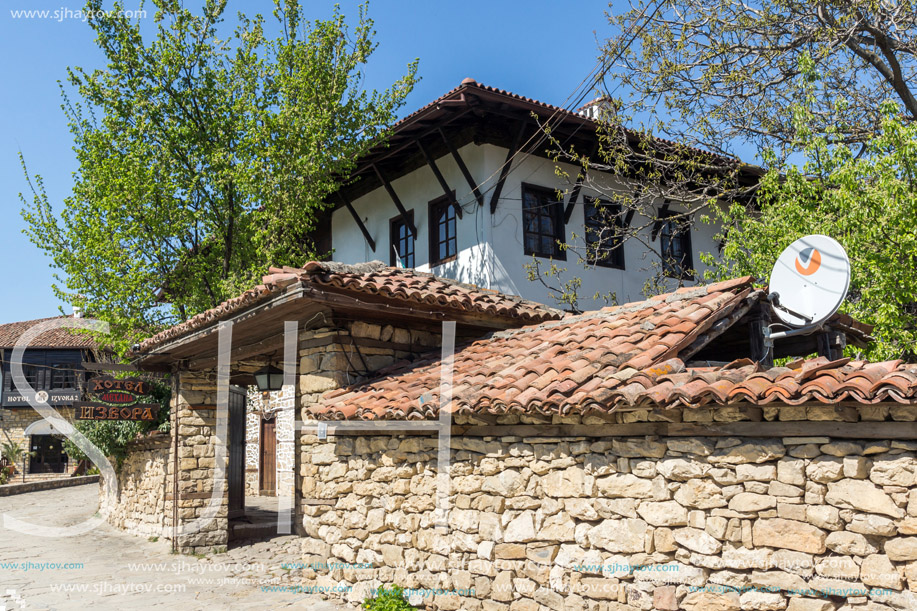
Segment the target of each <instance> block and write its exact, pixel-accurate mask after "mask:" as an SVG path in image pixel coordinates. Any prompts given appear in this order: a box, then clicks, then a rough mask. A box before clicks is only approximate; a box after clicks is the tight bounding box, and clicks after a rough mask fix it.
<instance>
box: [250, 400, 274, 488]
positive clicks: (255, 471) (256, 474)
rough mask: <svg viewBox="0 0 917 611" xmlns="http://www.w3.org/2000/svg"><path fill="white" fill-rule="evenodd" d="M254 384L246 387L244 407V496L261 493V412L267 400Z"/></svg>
mask: <svg viewBox="0 0 917 611" xmlns="http://www.w3.org/2000/svg"><path fill="white" fill-rule="evenodd" d="M266 394H269V393H262V392H258V389H257V388H255V387H254V386H252V387H249V389H248V404H247V405H246V408H245V497H246V498H248V497H250V496H258V495H259V494H260V493H261V472H260V469H261V414H262V413H263V412H264V406H265V404H266V403H268V401H267V400H266V398H265V395H266Z"/></svg>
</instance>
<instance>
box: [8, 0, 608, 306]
mask: <svg viewBox="0 0 917 611" xmlns="http://www.w3.org/2000/svg"><path fill="white" fill-rule="evenodd" d="M125 4H126V8H128V9H133V8H137V7H138V6H139V2H138V1H136V0H126V3H125ZM188 4H189V5H191V6H194V5H195V2H194V0H188ZM303 4H304V7H305V12H306V17H309V18H319V17H327V16H328V15H330V14H331V11H332V7H333V4H334V3H333V2H326V1H321V2H316V1H314V0H313V1H309V0H304V1H303ZM340 4H341V6H342V8H343V10H344V12H345V14H347V15H348V16H354V17H355V16H356V6H357V2H353V1H351V0H347V1H341V2H340ZM81 6H82V3H81V0H6V1H5V2H3V7H2V9H0V57H2V60H0V77H2V79H0V82H2V83H3V87H0V207H2V208H0V210H2V212H0V260H2V262H3V265H0V286H2V287H3V298H2V299H0V323H4V322H11V321H16V320H27V319H31V318H39V317H42V316H53V315H55V314H57V313H58V306H60V305H61V304H60V303H59V302H58V301H57V300H56V299H55V298H54V295H53V293H52V291H51V283H52V281H53V280H52V273H53V271H52V270H51V269H50V268H49V263H50V261H49V259H48V258H47V257H45V256H44V254H43V252H42V251H40V250H39V249H38V248H37V247H36V246H34V245H33V244H32V243H31V242H30V241H29V239H28V238H27V237H26V236H25V235H24V234H23V233H22V229H23V227H24V221H23V220H22V218H21V216H20V214H19V211H20V209H21V204H20V200H19V195H18V194H19V193H20V192H26V191H27V190H28V186H27V184H26V181H25V178H24V176H23V173H22V169H21V167H20V165H19V161H18V157H17V155H18V153H19V151H20V150H21V151H22V153H23V154H24V155H25V158H26V162H27V163H28V165H29V169H30V171H31V172H33V173H35V174H40V175H41V176H42V177H43V178H44V181H45V186H46V188H47V192H48V195H49V196H50V199H51V201H52V202H53V203H54V204H55V207H59V205H60V202H61V201H62V200H63V198H64V197H66V196H67V194H68V193H69V192H70V187H71V185H72V173H73V172H74V170H75V169H76V163H75V159H74V153H73V150H72V146H73V142H72V139H71V137H70V133H69V131H68V129H67V125H66V119H65V117H64V114H63V112H62V111H61V109H60V104H61V97H60V90H59V88H58V84H57V81H58V80H64V79H65V77H66V68H67V67H68V66H81V67H84V68H95V67H102V56H101V53H100V52H99V51H98V50H97V49H96V47H95V44H94V42H93V38H94V36H93V33H92V31H91V29H90V28H89V26H88V25H87V24H86V23H83V22H82V21H81V20H80V19H79V18H78V17H75V13H76V12H77V11H78V10H79V9H80V8H81ZM573 7H575V8H573ZM146 8H147V11H148V15H150V16H149V17H148V19H149V21H150V22H152V11H151V10H150V7H149V6H147V7H146ZM272 8H273V3H272V2H269V1H264V0H258V1H246V2H241V1H240V0H230V1H229V12H230V13H233V14H234V13H235V12H236V11H239V10H244V11H245V12H247V13H249V14H254V13H257V12H262V13H265V14H266V15H267V14H269V13H270V12H271V10H272ZM20 10H48V11H51V16H50V17H49V18H36V17H32V18H22V17H21V16H20V17H19V18H14V16H13V11H20ZM608 10H609V7H608V3H607V1H604V2H603V1H595V0H578V1H577V2H576V3H575V4H573V5H571V4H568V3H562V2H557V1H546V0H515V1H513V2H508V1H506V0H503V1H501V0H491V1H481V0H463V1H461V2H441V1H430V2H417V1H416V0H415V1H411V2H409V1H407V0H376V1H375V3H373V4H371V6H370V16H371V17H372V18H373V19H374V20H375V24H376V31H377V40H378V42H379V43H380V44H379V48H378V50H377V52H376V54H375V55H374V56H373V59H372V62H371V65H370V67H369V68H368V70H367V75H366V76H367V84H368V85H369V86H370V87H378V88H383V87H386V86H387V85H389V84H390V83H391V82H392V81H394V80H395V79H397V78H398V77H399V76H401V75H402V74H403V73H404V68H405V66H406V64H407V63H408V62H409V61H411V60H412V59H414V58H420V70H419V74H420V76H421V77H422V80H421V82H420V83H419V84H418V85H417V87H416V88H415V89H414V91H413V93H412V94H411V96H410V98H409V100H408V104H407V106H406V107H405V109H404V110H403V114H404V113H409V112H411V111H413V110H415V109H417V108H419V107H420V106H423V105H424V104H426V103H427V102H429V101H431V100H433V99H435V98H436V97H438V96H440V95H441V94H443V93H445V92H446V91H448V90H449V89H452V88H453V87H455V86H457V85H458V84H459V83H460V82H461V81H462V79H463V78H465V77H472V78H474V79H476V80H477V81H478V82H480V83H484V84H486V85H492V86H495V87H500V88H502V89H508V90H510V91H512V92H514V93H519V94H522V95H525V96H528V97H532V98H536V99H538V100H541V101H544V102H549V103H554V104H558V105H562V104H564V101H565V100H566V99H567V97H568V96H569V95H570V94H571V93H572V92H573V91H574V90H575V89H576V88H577V87H578V85H579V84H580V82H581V81H582V80H583V78H584V77H585V76H586V75H587V74H588V73H589V72H590V70H591V69H592V68H593V66H594V65H595V62H596V59H597V57H598V53H599V51H598V44H597V42H596V41H597V39H598V40H599V41H601V40H604V39H605V38H606V37H608V36H609V35H610V34H611V32H612V28H611V26H610V25H609V24H608V20H607V18H606V16H605V13H606V11H608ZM55 11H56V12H57V14H56V15H55ZM352 21H353V20H351V22H352Z"/></svg>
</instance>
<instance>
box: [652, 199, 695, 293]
mask: <svg viewBox="0 0 917 611" xmlns="http://www.w3.org/2000/svg"><path fill="white" fill-rule="evenodd" d="M676 216H681V213H679V212H675V211H672V210H666V211H662V212H660V213H659V222H660V225H659V257H660V259H661V260H662V272H663V273H664V274H665V276H666V277H667V278H675V279H678V280H694V275H693V274H692V273H691V270H693V269H694V246H693V244H692V240H691V222H690V221H688V220H687V219H685V220H683V221H681V223H680V225H681V227H680V228H679V229H678V230H677V231H676V232H675V233H674V234H673V236H672V239H676V238H680V239H682V240H684V242H683V243H682V250H683V251H684V258H683V260H682V264H681V266H680V267H681V273H680V274H679V273H677V271H678V270H675V269H673V268H672V267H669V266H668V265H667V264H666V260H667V257H666V238H665V234H666V227H667V226H669V224H670V223H678V221H675V220H672V219H673V217H676Z"/></svg>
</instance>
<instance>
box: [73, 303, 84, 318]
mask: <svg viewBox="0 0 917 611" xmlns="http://www.w3.org/2000/svg"><path fill="white" fill-rule="evenodd" d="M73 317H74V318H82V317H83V309H82V308H80V306H77V305H75V306H73Z"/></svg>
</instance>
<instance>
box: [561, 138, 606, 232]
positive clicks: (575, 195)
mask: <svg viewBox="0 0 917 611" xmlns="http://www.w3.org/2000/svg"><path fill="white" fill-rule="evenodd" d="M597 152H599V141H598V139H596V141H595V144H593V145H592V149H591V151H590V152H589V160H590V161H591V160H592V158H593V157H595V154H596V153H597ZM586 172H587V170H585V169H584V170H583V171H582V172H581V173H580V174H579V175H578V176H577V177H576V184H575V185H573V190H572V191H571V192H570V201H569V202H568V203H567V209H566V210H564V225H566V224H567V223H569V222H570V216H572V215H573V209H574V208H575V207H576V202H577V201H578V200H579V192H580V190H581V189H582V188H583V181H584V180H586Z"/></svg>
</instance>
